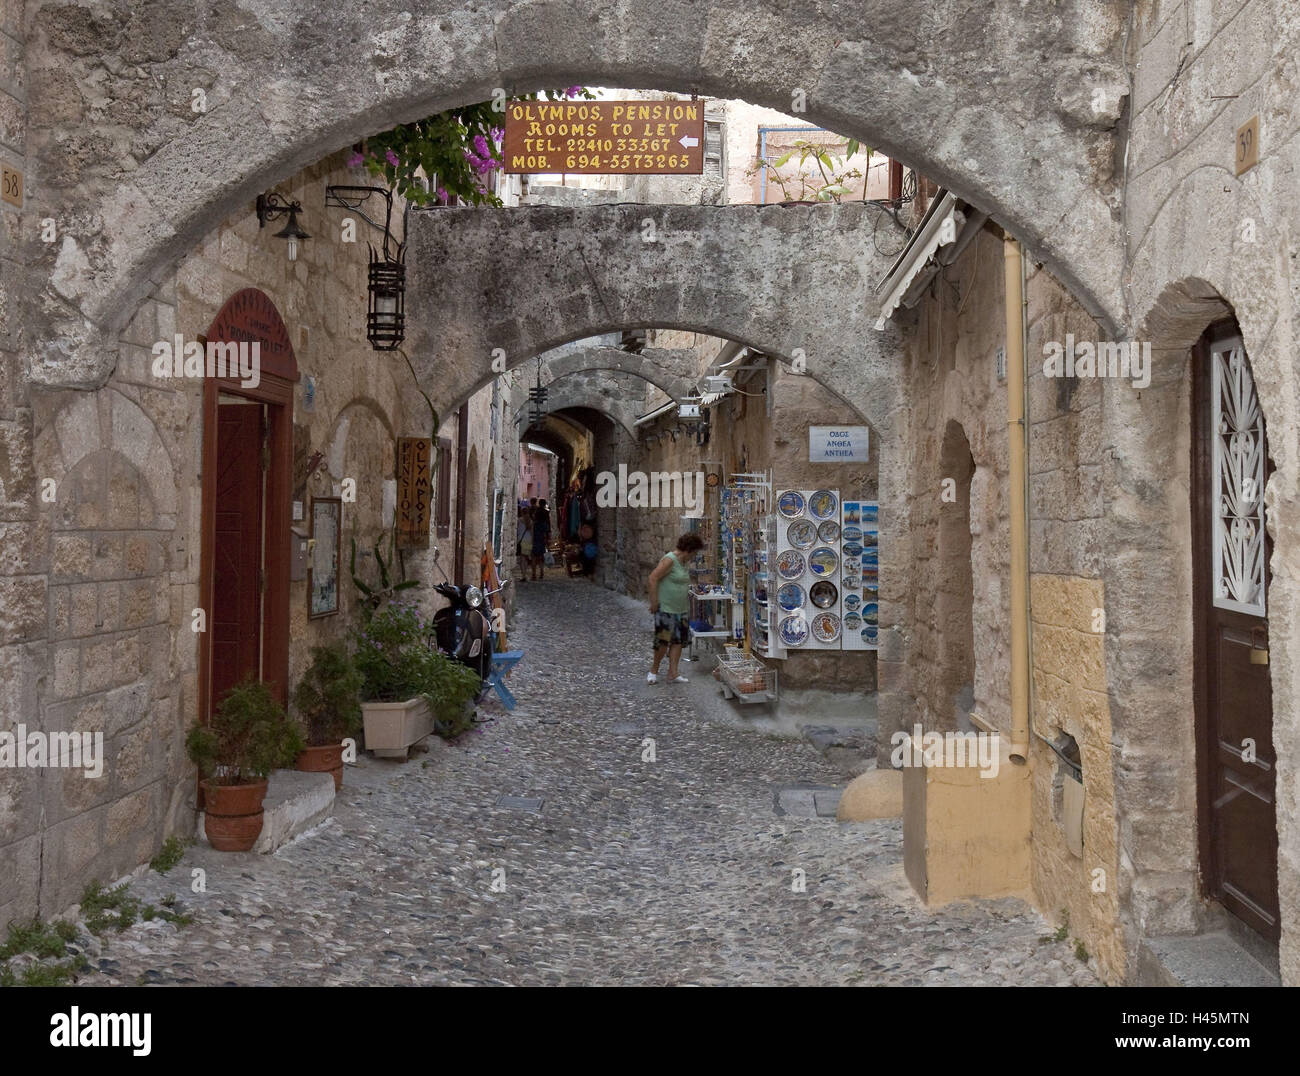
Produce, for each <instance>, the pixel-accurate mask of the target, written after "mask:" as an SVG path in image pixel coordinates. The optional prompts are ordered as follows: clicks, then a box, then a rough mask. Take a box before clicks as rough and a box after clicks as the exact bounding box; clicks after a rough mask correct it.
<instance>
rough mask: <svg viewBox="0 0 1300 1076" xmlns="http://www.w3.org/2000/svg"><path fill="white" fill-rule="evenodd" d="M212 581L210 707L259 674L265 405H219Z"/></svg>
mask: <svg viewBox="0 0 1300 1076" xmlns="http://www.w3.org/2000/svg"><path fill="white" fill-rule="evenodd" d="M215 470H216V506H215V512H214V523H215V534H214V536H215V541H214V543H213V561H212V571H213V585H212V623H211V625H210V629H211V632H212V706H213V708H215V707H216V704H217V703H218V702H219V701H220V700H221V697H222V696H223V695H224V694H225V693H226V692H227V691H228V690H229V689H230V688H232V687H233V686H234V685H235V684H237V683H239V682H240V681H241V680H243V679H244V678H245V677H247V676H253V677H257V676H258V675H259V673H260V668H259V666H260V655H261V636H262V588H261V572H262V405H261V404H221V405H220V406H219V407H218V408H217V458H216V468H215Z"/></svg>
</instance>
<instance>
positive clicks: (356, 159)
mask: <svg viewBox="0 0 1300 1076" xmlns="http://www.w3.org/2000/svg"><path fill="white" fill-rule="evenodd" d="M365 159H366V158H365V157H364V155H362V154H360V153H353V154H352V156H351V157H349V158H348V167H349V168H360V167H361V162H362V161H364V160H365Z"/></svg>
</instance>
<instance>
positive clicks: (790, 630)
mask: <svg viewBox="0 0 1300 1076" xmlns="http://www.w3.org/2000/svg"><path fill="white" fill-rule="evenodd" d="M780 632H781V642H783V643H785V645H786V646H803V644H804V643H806V642H807V641H808V619H807V617H805V616H804V615H803V613H792V614H791V615H790V616H788V617H786V618H785V619H784V620H782V621H781V628H780Z"/></svg>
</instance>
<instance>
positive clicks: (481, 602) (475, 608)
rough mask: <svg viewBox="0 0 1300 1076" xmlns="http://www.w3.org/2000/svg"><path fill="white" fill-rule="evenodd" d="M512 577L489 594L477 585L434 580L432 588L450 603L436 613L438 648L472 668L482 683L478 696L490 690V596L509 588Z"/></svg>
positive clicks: (434, 628)
mask: <svg viewBox="0 0 1300 1076" xmlns="http://www.w3.org/2000/svg"><path fill="white" fill-rule="evenodd" d="M508 582H509V580H505V581H503V582H502V584H501V586H500V587H498V588H497V589H496V590H489V591H488V592H487V593H486V594H485V593H484V592H483V591H482V590H481V589H480V588H479V587H476V586H472V585H471V586H460V585H457V584H456V583H451V582H443V583H435V584H434V587H433V589H434V590H436V591H437V592H438V593H439V594H441V595H442V596H443V597H444V598H446V599H447V600H448V602H449V603H450V604H448V605H447V606H445V607H444V608H442V609H439V610H438V611H437V612H436V613H434V614H433V631H434V637H435V639H436V641H437V644H438V649H439V650H442V651H443V652H444V653H447V654H450V655H451V657H452V659H453V660H455V661H458V662H459V663H460V664H462V665H464V666H465V667H466V668H469V669H473V670H474V672H475V674H476V675H477V676H478V678H479V680H480V681H482V686H481V688H480V691H479V695H478V698H479V699H481V698H482V697H483V696H484V695H485V694H486V693H487V690H488V677H489V676H490V675H491V673H492V652H493V647H492V642H493V640H492V635H493V631H492V621H491V611H490V610H491V605H490V603H489V602H488V599H489V598H490V597H491V596H492V595H493V594H498V593H500V592H501V591H502V590H504V589H505V588H506V584H507V583H508Z"/></svg>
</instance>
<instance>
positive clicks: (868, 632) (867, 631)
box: [862, 624, 876, 643]
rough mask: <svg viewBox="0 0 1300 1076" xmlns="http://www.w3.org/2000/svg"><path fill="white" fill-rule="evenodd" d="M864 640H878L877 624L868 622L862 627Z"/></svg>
mask: <svg viewBox="0 0 1300 1076" xmlns="http://www.w3.org/2000/svg"><path fill="white" fill-rule="evenodd" d="M862 641H863V642H864V643H874V642H875V641H876V626H875V625H874V624H868V625H867V626H866V627H865V628H863V629H862Z"/></svg>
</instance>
